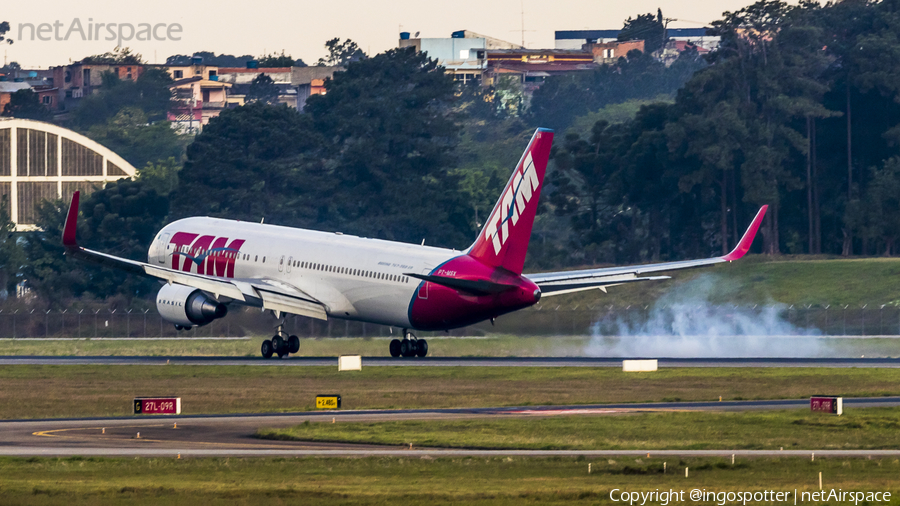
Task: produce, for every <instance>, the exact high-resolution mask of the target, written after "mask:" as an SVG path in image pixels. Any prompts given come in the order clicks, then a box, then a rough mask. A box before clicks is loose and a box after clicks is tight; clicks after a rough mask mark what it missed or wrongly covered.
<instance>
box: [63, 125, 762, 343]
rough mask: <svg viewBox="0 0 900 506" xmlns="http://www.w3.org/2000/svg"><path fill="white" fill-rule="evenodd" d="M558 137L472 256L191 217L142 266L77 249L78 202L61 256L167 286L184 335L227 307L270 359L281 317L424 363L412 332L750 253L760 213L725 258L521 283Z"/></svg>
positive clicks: (166, 308) (508, 193)
mask: <svg viewBox="0 0 900 506" xmlns="http://www.w3.org/2000/svg"><path fill="white" fill-rule="evenodd" d="M552 142H553V131H552V130H547V129H543V128H539V129H538V130H537V131H535V133H534V136H533V137H532V138H531V141H530V142H529V143H528V147H527V148H526V149H525V153H524V154H523V155H522V158H521V160H519V163H518V165H517V166H516V169H515V171H514V172H513V174H512V177H511V178H510V179H509V182H508V183H507V184H506V188H505V189H504V190H503V193H502V195H501V196H500V200H498V201H497V204H496V205H495V206H494V210H493V212H492V213H491V215H490V218H489V219H488V220H487V223H486V224H485V225H484V228H483V229H482V230H481V232H480V233H479V234H478V238H477V239H475V243H474V244H472V245H471V246H470V247H469V248H468V249H466V250H465V251H456V250H449V249H443V248H433V247H429V246H419V245H415V244H404V243H398V242H391V241H382V240H378V239H368V238H363V237H356V236H351V235H343V234H341V233H340V232H335V233H327V232H317V231H312V230H302V229H295V228H289V227H280V226H275V225H265V224H262V223H247V222H239V221H232V220H224V219H219V218H208V217H196V218H185V219H183V220H178V221H176V222H174V223H170V224H169V225H166V226H165V227H164V228H163V229H162V230H160V231H159V233H158V234H157V235H156V237H155V239H154V240H153V242H152V243H151V244H150V250H149V253H148V255H147V257H148V258H147V262H146V263H144V262H137V261H134V260H128V259H125V258H119V257H116V256H113V255H109V254H106V253H101V252H98V251H92V250H88V249H85V248H82V247H81V246H79V245H78V242H77V240H76V224H77V221H78V196H79V194H78V192H75V194H74V195H73V196H72V204H71V206H70V207H69V213H68V215H67V217H66V224H65V229H64V231H63V244H64V245H65V248H66V254H67V255H70V256H72V257H75V258H77V259H80V260H86V261H91V262H96V263H99V264H101V265H105V266H108V267H112V268H116V269H122V270H125V271H128V272H131V273H134V274H138V275H141V276H150V277H154V278H158V279H160V280H162V281H164V282H165V285H163V287H162V288H161V289H160V290H159V294H158V295H157V296H156V306H157V308H158V309H159V313H160V315H161V316H162V317H163V318H164V319H165V320H166V321H168V322H170V323H172V324H174V325H175V327H176V328H178V329H189V328H192V327H195V326H200V325H206V324H207V323H210V322H211V321H213V320H215V319H217V318H222V317H224V316H225V314H226V313H227V307H228V305H230V304H242V305H246V306H252V307H260V308H263V309H266V310H271V311H272V313H273V314H274V316H275V317H276V318H277V319H278V321H279V324H278V327H277V329H278V330H277V333H276V335H275V336H274V337H272V339H266V340H265V341H263V344H262V349H261V351H262V356H263V357H265V358H269V357H271V356H272V355H273V354H277V355H278V356H279V357H283V356H285V355H287V354H289V353H297V352H298V351H299V349H300V340H299V339H298V338H297V336H287V335H285V333H284V320H283V315H285V314H295V315H302V316H308V317H311V318H318V319H322V320H326V319H328V318H329V317H332V318H343V319H349V320H357V321H362V322H370V323H378V324H382V325H390V326H394V327H399V328H401V329H403V333H402V335H403V340H399V339H394V340H392V341H391V343H390V353H391V356H394V357H399V356H403V357H413V356H419V357H424V356H425V355H426V354H427V353H428V343H427V342H426V341H425V340H424V339H418V338H416V337H415V335H413V334H412V333H410V332H409V331H410V330H421V331H433V330H448V329H453V328H458V327H463V326H466V325H471V324H473V323H477V322H480V321H483V320H488V319H493V318H496V317H498V316H500V315H503V314H506V313H510V312H513V311H516V310H519V309H522V308H526V307H528V306H531V305H533V304H535V303H537V302H538V301H539V300H540V299H541V297H542V296H544V297H546V296H550V295H558V294H562V293H570V292H577V291H581V290H590V289H594V288H598V289H601V290H603V291H606V288H608V287H610V286H615V285H620V284H623V283H632V282H635V281H650V280H659V279H668V276H657V275H653V274H655V273H659V272H665V271H673V270H678V269H688V268H692V267H700V266H705V265H712V264H717V263H721V262H730V261H732V260H737V259H739V258H741V257H743V256H744V254H746V253H747V251H748V250H749V249H750V245H751V243H752V242H753V238H754V237H755V235H756V231H757V230H758V229H759V225H760V223H761V222H762V219H763V215H764V214H765V212H766V206H763V207H762V208H761V209H760V210H759V213H757V215H756V218H754V219H753V222H752V223H751V224H750V227H749V228H748V229H747V232H746V233H745V234H744V236H743V237H742V238H741V240H740V241H739V242H738V244H737V246H736V247H735V248H734V250H733V251H732V252H731V253H729V254H727V255H725V256H721V257H714V258H707V259H703V260H685V261H679V262H667V263H657V264H648V265H638V266H631V267H609V268H602V269H588V270H578V271H563V272H546V273H539V274H522V268H523V265H524V263H525V253H526V251H527V249H528V240H529V238H530V237H531V228H532V225H533V224H534V216H535V213H536V211H537V206H538V199H539V197H540V194H541V186H542V185H543V181H544V173H545V171H546V168H547V160H548V158H549V156H550V145H551V143H552Z"/></svg>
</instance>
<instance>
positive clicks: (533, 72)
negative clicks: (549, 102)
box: [483, 49, 597, 96]
mask: <svg viewBox="0 0 900 506" xmlns="http://www.w3.org/2000/svg"><path fill="white" fill-rule="evenodd" d="M596 68H597V64H596V63H594V55H593V54H591V53H590V52H588V51H582V50H577V51H572V50H562V49H499V50H489V51H486V65H485V70H484V79H483V83H484V85H485V86H491V85H493V84H494V83H495V81H496V80H497V79H498V78H500V77H501V76H515V77H516V78H517V79H519V80H520V81H521V83H522V85H523V91H524V92H525V95H526V96H530V95H531V93H532V92H533V91H534V90H536V89H537V88H539V87H540V86H541V84H543V83H544V80H545V79H546V78H548V77H550V76H553V75H561V74H571V73H573V72H586V71H591V70H594V69H596Z"/></svg>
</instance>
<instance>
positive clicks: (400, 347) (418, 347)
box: [390, 329, 428, 358]
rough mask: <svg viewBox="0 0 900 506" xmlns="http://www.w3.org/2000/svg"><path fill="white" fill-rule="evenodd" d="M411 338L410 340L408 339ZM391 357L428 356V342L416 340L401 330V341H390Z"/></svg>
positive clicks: (410, 333)
mask: <svg viewBox="0 0 900 506" xmlns="http://www.w3.org/2000/svg"><path fill="white" fill-rule="evenodd" d="M410 338H412V339H410ZM390 351H391V356H392V357H395V358H396V357H424V356H425V355H428V341H426V340H424V339H419V338H417V337H416V336H415V335H414V334H413V333H412V332H408V331H407V330H406V329H403V340H400V339H393V340H391V345H390Z"/></svg>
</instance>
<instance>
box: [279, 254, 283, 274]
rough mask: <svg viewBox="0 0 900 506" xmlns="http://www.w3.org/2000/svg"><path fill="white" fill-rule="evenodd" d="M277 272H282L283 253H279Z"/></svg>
mask: <svg viewBox="0 0 900 506" xmlns="http://www.w3.org/2000/svg"><path fill="white" fill-rule="evenodd" d="M278 272H284V255H281V260H279V261H278Z"/></svg>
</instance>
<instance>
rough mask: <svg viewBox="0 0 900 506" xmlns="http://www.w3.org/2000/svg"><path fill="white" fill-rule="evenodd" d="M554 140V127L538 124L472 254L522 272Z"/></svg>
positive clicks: (478, 258)
mask: <svg viewBox="0 0 900 506" xmlns="http://www.w3.org/2000/svg"><path fill="white" fill-rule="evenodd" d="M552 143H553V130H548V129H546V128H538V129H537V131H535V132H534V136H533V137H532V138H531V142H529V143H528V147H527V148H526V149H525V153H524V154H523V155H522V159H521V160H519V164H518V165H517V166H516V170H515V171H514V172H513V175H512V177H511V178H510V179H509V182H508V183H506V188H504V189H503V193H502V194H501V195H500V200H499V201H497V204H496V205H495V206H494V210H493V211H492V212H491V216H490V218H488V220H487V222H485V224H484V228H483V229H482V230H481V232H480V233H479V234H478V239H476V240H475V244H473V245H472V247H471V248H469V256H471V257H473V258H475V259H476V260H478V261H479V262H481V263H483V264H486V265H490V266H492V267H503V268H504V269H506V270H508V271H511V272H513V273H515V274H521V273H522V267H523V266H524V265H525V253H526V252H527V251H528V240H529V239H530V238H531V228H532V226H534V216H535V214H536V213H537V206H538V199H539V198H540V196H541V186H542V185H543V184H544V174H545V172H546V171H547V160H548V159H549V158H550V145H551V144H552Z"/></svg>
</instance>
